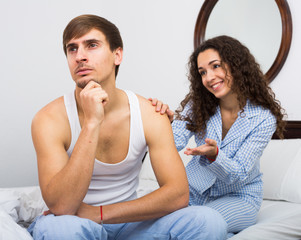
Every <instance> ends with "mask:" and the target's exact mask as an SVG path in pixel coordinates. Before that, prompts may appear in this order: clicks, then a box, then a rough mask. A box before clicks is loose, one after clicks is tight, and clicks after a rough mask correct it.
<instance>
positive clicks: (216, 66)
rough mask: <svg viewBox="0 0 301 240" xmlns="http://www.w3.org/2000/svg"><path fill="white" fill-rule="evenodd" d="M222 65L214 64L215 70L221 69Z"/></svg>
mask: <svg viewBox="0 0 301 240" xmlns="http://www.w3.org/2000/svg"><path fill="white" fill-rule="evenodd" d="M220 66H221V65H220V64H214V65H213V68H219V67H220Z"/></svg>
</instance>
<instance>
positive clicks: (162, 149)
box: [78, 99, 189, 223]
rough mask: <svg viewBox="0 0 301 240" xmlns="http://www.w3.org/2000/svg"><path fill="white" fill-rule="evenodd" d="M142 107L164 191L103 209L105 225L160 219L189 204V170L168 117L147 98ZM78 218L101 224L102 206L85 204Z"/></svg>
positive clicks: (157, 175) (142, 101)
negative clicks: (187, 172)
mask: <svg viewBox="0 0 301 240" xmlns="http://www.w3.org/2000/svg"><path fill="white" fill-rule="evenodd" d="M140 104H141V105H140V106H141V110H142V118H143V125H144V131H145V137H146V141H147V144H148V147H149V153H150V159H151V163H152V166H153V169H154V172H155V175H156V177H157V180H158V183H159V185H160V188H159V189H157V190H156V191H154V192H152V193H150V194H148V195H146V196H144V197H142V198H139V199H136V200H133V201H128V202H122V203H116V204H112V205H106V206H103V217H104V219H103V220H104V222H105V223H122V222H135V221H143V220H149V219H153V218H159V217H162V216H164V215H166V214H169V213H171V212H173V211H175V210H178V209H180V208H183V207H186V206H187V204H188V201H189V188H188V181H187V177H186V172H185V168H184V165H183V163H182V160H181V158H180V156H179V154H178V152H177V150H176V147H175V144H174V139H173V134H172V129H171V126H170V122H169V120H168V118H167V116H166V115H160V114H158V113H156V112H155V111H154V110H153V107H152V106H151V104H150V102H148V101H147V100H146V99H142V100H141V99H140ZM78 215H79V216H80V217H85V218H90V219H91V220H94V221H95V222H100V213H99V207H93V206H89V205H87V204H84V203H82V206H81V208H79V212H78Z"/></svg>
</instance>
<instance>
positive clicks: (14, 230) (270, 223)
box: [0, 121, 301, 240]
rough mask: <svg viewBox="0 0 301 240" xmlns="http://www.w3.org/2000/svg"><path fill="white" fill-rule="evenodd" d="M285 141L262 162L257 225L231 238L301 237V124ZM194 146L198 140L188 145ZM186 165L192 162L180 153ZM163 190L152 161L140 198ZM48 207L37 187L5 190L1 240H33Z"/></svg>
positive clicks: (274, 143) (290, 127)
mask: <svg viewBox="0 0 301 240" xmlns="http://www.w3.org/2000/svg"><path fill="white" fill-rule="evenodd" d="M287 123H288V124H287V127H286V130H287V131H286V132H285V139H284V140H279V138H278V136H277V135H274V136H273V139H272V140H271V141H270V143H269V144H268V146H267V148H266V149H265V151H264V153H263V156H262V158H261V171H262V172H263V180H264V200H263V204H262V206H261V209H260V211H259V215H258V219H257V223H256V224H255V225H253V226H251V227H249V228H247V229H245V230H244V231H242V232H240V233H238V234H236V235H234V236H233V237H231V240H237V239H241V240H244V239H245V240H248V239H250V240H251V239H252V240H261V239H262V240H263V239H266V240H270V239H273V240H277V239H279V240H285V239H301V186H300V183H301V121H288V122H287ZM189 145H190V146H193V139H192V140H191V141H190V142H189ZM180 155H181V157H182V159H183V162H184V164H185V165H186V164H187V163H188V162H189V160H190V158H189V157H187V156H186V155H184V154H183V152H180ZM156 188H158V183H157V181H156V177H155V175H154V173H153V171H152V167H151V164H150V160H149V157H148V156H146V158H145V160H144V163H143V166H142V170H141V173H140V184H139V188H138V196H143V195H145V194H147V193H150V192H152V191H154V190H155V189H156ZM46 209H47V207H46V205H45V203H44V201H43V199H42V196H41V192H40V189H39V187H38V186H33V187H22V188H1V189H0V239H3V240H16V239H18V240H27V239H28V240H29V239H30V240H32V237H31V236H30V235H29V234H28V232H27V230H26V228H27V227H28V225H29V224H30V223H31V222H32V221H33V220H34V218H35V217H36V216H38V215H40V214H42V212H43V211H44V210H46Z"/></svg>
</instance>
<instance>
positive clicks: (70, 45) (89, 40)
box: [66, 38, 102, 49]
mask: <svg viewBox="0 0 301 240" xmlns="http://www.w3.org/2000/svg"><path fill="white" fill-rule="evenodd" d="M84 43H85V44H86V45H89V44H90V43H102V41H101V40H98V39H94V38H93V39H87V40H85V41H84ZM77 46H78V44H77V43H68V44H67V45H66V48H67V49H68V48H71V47H77Z"/></svg>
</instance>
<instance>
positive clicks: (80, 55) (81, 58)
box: [76, 48, 88, 62]
mask: <svg viewBox="0 0 301 240" xmlns="http://www.w3.org/2000/svg"><path fill="white" fill-rule="evenodd" d="M76 61H77V62H87V61H88V58H87V55H86V51H85V50H84V49H83V48H78V50H77V54H76Z"/></svg>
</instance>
